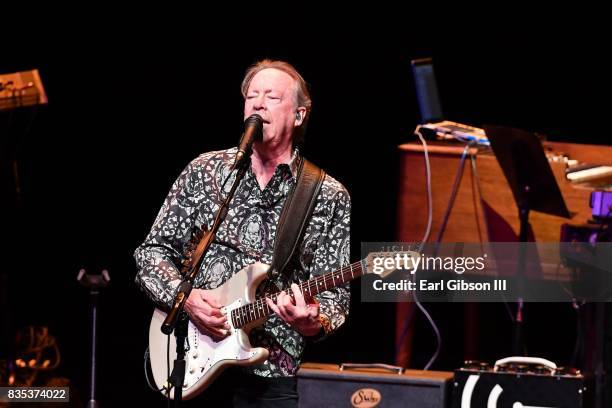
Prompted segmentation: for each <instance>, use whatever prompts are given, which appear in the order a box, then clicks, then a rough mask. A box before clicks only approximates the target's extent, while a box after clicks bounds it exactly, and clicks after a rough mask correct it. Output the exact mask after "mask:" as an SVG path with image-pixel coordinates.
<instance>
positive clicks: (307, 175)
mask: <svg viewBox="0 0 612 408" xmlns="http://www.w3.org/2000/svg"><path fill="white" fill-rule="evenodd" d="M324 178H325V172H324V171H323V170H321V169H320V168H319V167H317V166H315V165H314V164H312V163H311V162H309V161H308V160H306V159H304V158H301V159H300V164H299V168H298V174H297V181H296V184H295V186H294V188H293V190H292V192H291V193H290V194H289V196H288V197H287V201H285V205H284V206H283V211H282V212H281V216H280V220H279V222H278V227H277V230H276V238H275V240H274V254H273V255H272V265H271V266H270V269H269V271H268V277H269V278H270V280H271V281H274V282H276V281H277V278H278V277H279V276H280V274H282V273H283V271H284V270H285V268H286V267H287V264H288V263H289V260H290V259H291V256H292V255H293V253H294V252H295V249H296V248H297V246H298V243H299V241H300V238H301V236H302V235H303V234H304V230H305V228H306V225H307V224H308V220H309V219H310V216H311V214H312V212H313V210H314V207H315V202H316V199H317V196H318V195H319V191H320V190H321V185H322V184H323V179H324Z"/></svg>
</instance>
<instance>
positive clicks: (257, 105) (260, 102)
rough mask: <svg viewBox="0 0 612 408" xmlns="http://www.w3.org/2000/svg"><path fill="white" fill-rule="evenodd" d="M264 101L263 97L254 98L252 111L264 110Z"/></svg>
mask: <svg viewBox="0 0 612 408" xmlns="http://www.w3.org/2000/svg"><path fill="white" fill-rule="evenodd" d="M265 101H266V99H265V97H264V96H263V95H262V96H258V97H256V98H255V100H254V101H253V109H255V110H262V109H265V108H266V103H265Z"/></svg>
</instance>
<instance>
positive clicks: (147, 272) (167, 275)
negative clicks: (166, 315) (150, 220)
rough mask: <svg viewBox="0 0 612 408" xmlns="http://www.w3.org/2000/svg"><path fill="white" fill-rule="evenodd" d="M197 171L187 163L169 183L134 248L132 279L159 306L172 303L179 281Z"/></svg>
mask: <svg viewBox="0 0 612 408" xmlns="http://www.w3.org/2000/svg"><path fill="white" fill-rule="evenodd" d="M197 180H198V174H197V171H196V170H195V169H194V164H193V162H192V163H190V164H189V165H188V166H187V167H186V168H185V169H184V170H183V172H182V173H181V174H180V176H179V177H178V179H177V180H176V181H175V182H174V184H173V185H172V188H171V189H170V192H169V193H168V195H167V197H166V199H165V201H164V203H163V205H162V207H161V209H160V211H159V213H158V215H157V218H156V219H155V223H154V224H153V227H152V228H151V231H150V232H149V234H148V235H147V237H146V239H145V241H144V242H143V243H142V245H140V246H139V247H138V248H137V249H136V251H135V252H134V258H135V260H136V265H137V268H138V273H137V275H136V283H137V284H138V285H139V286H140V288H141V289H142V290H143V291H144V292H145V293H146V294H147V295H148V296H149V297H150V298H151V300H153V302H155V303H156V304H157V305H158V306H160V307H162V308H164V309H165V308H169V307H171V306H172V302H173V300H174V296H175V293H176V288H177V287H178V285H179V284H180V283H181V273H180V270H179V268H180V266H181V262H182V261H183V259H184V254H185V251H186V250H187V248H188V246H189V243H190V238H191V236H192V235H193V231H194V228H195V220H196V217H197V213H198V211H197V210H198V205H197V204H198V203H197V199H196V194H194V191H195V190H196V189H195V188H194V187H195V186H196V185H197Z"/></svg>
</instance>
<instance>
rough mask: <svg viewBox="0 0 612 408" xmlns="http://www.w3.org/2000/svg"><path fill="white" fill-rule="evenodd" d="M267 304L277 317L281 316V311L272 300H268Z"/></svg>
mask: <svg viewBox="0 0 612 408" xmlns="http://www.w3.org/2000/svg"><path fill="white" fill-rule="evenodd" d="M266 303H267V304H268V307H269V308H270V309H272V311H273V312H274V313H276V314H277V315H280V310H279V309H278V306H276V305H275V304H274V302H273V301H272V300H270V298H266Z"/></svg>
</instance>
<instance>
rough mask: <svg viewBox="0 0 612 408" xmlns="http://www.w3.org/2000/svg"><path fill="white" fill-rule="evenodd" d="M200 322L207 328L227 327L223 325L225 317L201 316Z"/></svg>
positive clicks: (225, 320)
mask: <svg viewBox="0 0 612 408" xmlns="http://www.w3.org/2000/svg"><path fill="white" fill-rule="evenodd" d="M202 320H203V321H204V323H205V324H206V325H207V326H209V327H214V326H223V327H227V324H225V323H226V322H227V317H225V316H221V317H216V316H203V317H202Z"/></svg>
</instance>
